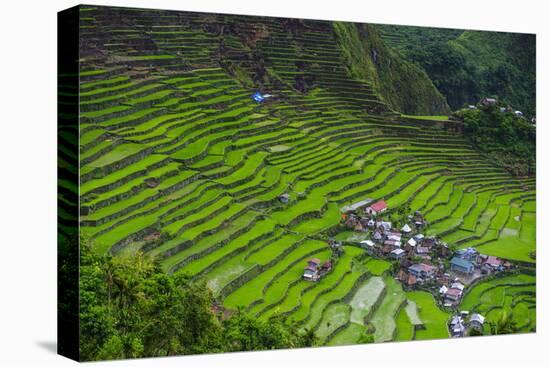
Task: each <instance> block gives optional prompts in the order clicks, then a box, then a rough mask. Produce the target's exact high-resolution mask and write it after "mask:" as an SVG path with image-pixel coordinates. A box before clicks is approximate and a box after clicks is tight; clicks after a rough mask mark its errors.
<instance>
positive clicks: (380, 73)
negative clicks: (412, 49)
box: [333, 22, 449, 115]
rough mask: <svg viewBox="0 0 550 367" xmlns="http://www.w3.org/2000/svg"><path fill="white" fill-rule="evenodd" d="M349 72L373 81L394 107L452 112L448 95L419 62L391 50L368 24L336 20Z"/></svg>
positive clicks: (412, 111) (422, 112) (416, 112)
mask: <svg viewBox="0 0 550 367" xmlns="http://www.w3.org/2000/svg"><path fill="white" fill-rule="evenodd" d="M333 26H334V31H335V33H336V37H337V39H338V44H339V46H340V48H341V49H342V51H343V53H344V55H345V59H346V63H347V65H348V69H349V71H350V75H351V76H352V77H355V78H359V79H365V80H368V81H369V82H371V83H372V84H373V85H374V86H375V88H376V89H377V90H378V91H379V93H380V95H381V96H382V98H383V99H384V100H385V101H386V102H387V103H388V104H389V105H390V106H392V107H393V108H394V109H395V110H397V111H400V112H403V113H407V114H412V115H435V114H445V113H448V112H449V106H448V105H447V102H446V101H445V97H443V96H442V95H441V93H439V91H438V90H437V88H436V87H435V86H434V85H433V83H432V82H431V80H430V78H429V77H428V75H427V74H426V72H424V70H422V69H421V68H420V67H418V66H417V65H415V64H413V63H411V62H409V61H406V60H405V59H403V58H402V57H401V56H399V54H397V53H396V52H394V51H392V50H391V49H389V48H388V47H387V46H386V45H385V44H384V42H383V41H382V39H381V38H380V36H379V35H378V33H377V30H376V28H375V27H374V26H373V25H369V24H356V23H344V22H334V25H333Z"/></svg>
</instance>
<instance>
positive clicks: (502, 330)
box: [489, 311, 518, 335]
mask: <svg viewBox="0 0 550 367" xmlns="http://www.w3.org/2000/svg"><path fill="white" fill-rule="evenodd" d="M489 330H490V332H491V335H503V334H515V333H517V332H518V327H517V323H516V322H515V321H514V319H513V318H512V315H511V314H510V313H508V312H506V311H502V312H500V316H499V318H498V319H497V320H496V321H495V322H491V323H489Z"/></svg>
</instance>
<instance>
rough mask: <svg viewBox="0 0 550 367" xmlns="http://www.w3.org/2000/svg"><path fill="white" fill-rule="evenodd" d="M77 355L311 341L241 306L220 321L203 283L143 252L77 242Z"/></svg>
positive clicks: (207, 349) (204, 349) (287, 345)
mask: <svg viewBox="0 0 550 367" xmlns="http://www.w3.org/2000/svg"><path fill="white" fill-rule="evenodd" d="M80 265H81V266H80V333H81V343H80V353H81V359H82V360H100V359H122V358H138V357H158V356H170V355H179V354H196V353H212V352H225V351H239V350H262V349H274V348H293V347H305V346H310V345H312V344H313V343H314V342H315V339H314V337H313V336H312V335H310V334H306V335H302V334H299V333H298V329H297V328H296V327H295V326H293V325H286V324H285V322H284V321H285V320H274V321H272V322H269V323H265V322H260V321H258V320H257V319H255V318H252V317H250V316H248V315H247V314H245V313H242V312H239V313H238V314H237V315H235V316H232V317H229V318H228V319H226V320H225V321H221V315H217V314H216V313H215V312H214V311H213V304H214V299H213V297H212V294H211V292H210V291H209V290H208V289H207V288H206V286H205V285H204V284H203V283H197V282H193V281H190V279H188V277H186V276H185V275H181V274H175V275H173V276H170V275H167V274H165V273H164V272H163V271H162V269H161V267H160V266H159V264H157V263H156V262H154V261H152V260H151V259H150V258H149V257H146V256H145V255H143V254H141V253H137V254H133V255H128V256H117V257H107V256H99V255H96V254H94V253H93V252H92V250H91V248H90V246H89V245H86V244H84V245H82V246H81V261H80Z"/></svg>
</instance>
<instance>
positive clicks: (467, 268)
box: [451, 256, 474, 274]
mask: <svg viewBox="0 0 550 367" xmlns="http://www.w3.org/2000/svg"><path fill="white" fill-rule="evenodd" d="M451 270H453V271H457V272H459V273H465V274H471V273H473V272H474V264H473V263H471V262H470V261H468V260H465V259H461V258H460V257H456V256H455V257H453V258H452V260H451Z"/></svg>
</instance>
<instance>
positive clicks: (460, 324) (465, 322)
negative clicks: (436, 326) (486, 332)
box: [449, 311, 485, 338]
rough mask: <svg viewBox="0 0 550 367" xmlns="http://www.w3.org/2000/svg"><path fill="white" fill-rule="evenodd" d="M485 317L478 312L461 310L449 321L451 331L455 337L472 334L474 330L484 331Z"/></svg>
mask: <svg viewBox="0 0 550 367" xmlns="http://www.w3.org/2000/svg"><path fill="white" fill-rule="evenodd" d="M484 324H485V317H484V316H482V315H480V314H478V313H472V314H471V315H470V313H469V312H468V311H460V313H459V314H457V315H455V316H453V317H452V318H451V321H450V323H449V331H450V332H451V335H452V336H453V337H454V338H460V337H463V336H466V335H468V334H470V333H471V332H472V331H473V330H475V331H477V332H478V333H480V334H481V333H482V332H483V325H484Z"/></svg>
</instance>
